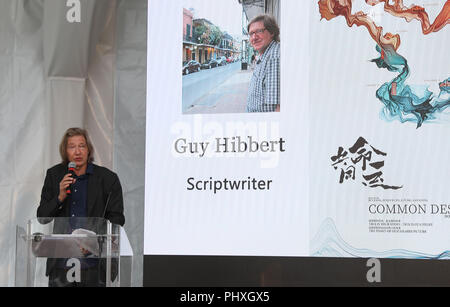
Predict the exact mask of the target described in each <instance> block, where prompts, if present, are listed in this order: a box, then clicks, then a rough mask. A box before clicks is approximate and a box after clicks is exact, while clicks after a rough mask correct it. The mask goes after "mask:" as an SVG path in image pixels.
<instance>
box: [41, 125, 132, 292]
mask: <svg viewBox="0 0 450 307" xmlns="http://www.w3.org/2000/svg"><path fill="white" fill-rule="evenodd" d="M59 152H60V155H61V160H62V162H61V163H60V164H57V165H55V166H53V167H52V168H50V169H49V170H48V171H47V175H46V177H45V182H44V186H43V188H42V193H41V201H40V205H39V207H38V209H37V217H38V218H39V219H40V221H46V220H47V219H46V218H60V219H57V220H55V222H54V223H55V224H54V232H56V233H63V234H64V233H67V234H70V233H71V232H72V231H74V230H76V229H77V228H84V227H86V225H77V223H76V221H83V220H84V219H85V218H101V219H103V218H104V219H106V220H109V221H110V222H111V223H113V224H117V225H121V226H123V224H124V223H125V217H124V214H123V211H124V209H123V195H122V187H121V184H120V181H119V178H118V176H117V175H116V174H115V173H114V172H112V171H110V170H108V169H107V168H104V167H101V166H98V165H95V164H93V154H94V148H93V146H92V143H91V142H90V140H89V136H88V134H87V131H86V130H84V129H81V128H70V129H68V130H67V131H66V133H65V134H64V136H63V138H62V141H61V144H60V146H59ZM69 163H71V171H69V169H68V164H69ZM72 167H73V169H72ZM69 217H70V219H68V220H69V221H70V223H68V224H66V223H64V221H65V220H66V219H65V218H69ZM92 220H93V221H95V220H96V219H92ZM86 221H87V220H86ZM80 223H81V222H80ZM88 224H89V223H88ZM79 226H83V227H79ZM92 226H95V225H92ZM81 252H82V253H83V254H84V255H85V256H88V254H89V252H88V251H86V250H81ZM84 260H85V261H82V262H81V263H82V267H81V272H80V273H81V279H82V281H81V282H68V281H67V278H66V276H67V272H68V269H69V268H68V267H67V265H66V261H65V259H50V258H49V259H48V261H47V270H46V274H47V275H48V276H49V286H50V287H73V286H104V285H105V284H104V276H105V275H104V266H102V265H99V264H100V262H98V261H97V259H84Z"/></svg>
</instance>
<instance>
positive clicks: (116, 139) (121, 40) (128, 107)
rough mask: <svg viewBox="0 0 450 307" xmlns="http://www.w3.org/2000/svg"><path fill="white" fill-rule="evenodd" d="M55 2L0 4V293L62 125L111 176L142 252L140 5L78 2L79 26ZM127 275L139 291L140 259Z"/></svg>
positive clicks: (127, 0) (10, 0)
mask: <svg viewBox="0 0 450 307" xmlns="http://www.w3.org/2000/svg"><path fill="white" fill-rule="evenodd" d="M65 3H66V1H61V0H0V67H1V69H0V139H1V141H2V142H1V147H0V168H1V170H2V171H1V172H0V195H1V196H0V210H2V213H3V214H2V215H1V217H0V233H1V235H0V286H7V285H9V286H12V285H13V284H14V258H15V250H14V246H15V227H16V225H22V226H23V225H25V224H26V221H27V220H28V219H31V218H34V217H35V215H36V209H37V204H38V202H39V199H40V191H41V188H42V184H43V180H44V176H45V171H46V169H47V168H49V167H50V166H52V165H54V164H55V163H58V162H59V154H58V144H59V142H60V139H61V137H62V134H63V133H64V131H65V130H66V129H67V128H69V127H72V126H81V127H85V128H87V129H88V130H89V132H90V134H91V138H92V140H93V143H94V147H95V149H96V153H95V159H96V163H97V164H100V165H103V166H106V167H109V168H111V169H113V170H114V171H116V172H117V173H118V175H119V177H120V179H121V182H122V186H123V190H124V198H125V215H126V218H127V222H126V225H125V229H126V231H127V233H128V236H129V238H130V241H131V244H132V246H133V249H134V252H135V254H137V255H142V237H143V220H142V218H141V217H142V216H143V199H144V192H143V187H144V171H143V170H144V148H145V117H144V118H143V117H142V115H145V78H146V76H145V66H146V63H145V59H146V58H145V56H146V55H145V54H146V38H145V36H146V22H147V20H146V13H145V11H146V8H147V3H146V0H122V1H121V0H117V1H116V0H95V1H93V0H81V6H82V10H81V13H82V22H81V24H69V23H67V22H66V19H65V17H66V12H67V10H68V9H69V8H67V7H66V6H65ZM142 11H144V12H142ZM129 91H130V92H129ZM142 109H144V110H142ZM141 127H142V130H141ZM141 151H142V152H141ZM134 271H135V272H137V274H135V279H134V280H133V285H135V286H139V285H141V284H142V273H141V272H142V257H138V258H137V261H136V262H135V265H134Z"/></svg>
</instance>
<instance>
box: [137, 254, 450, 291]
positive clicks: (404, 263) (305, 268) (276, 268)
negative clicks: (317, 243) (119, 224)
mask: <svg viewBox="0 0 450 307" xmlns="http://www.w3.org/2000/svg"><path fill="white" fill-rule="evenodd" d="M379 260H380V262H381V266H380V267H381V274H380V275H381V282H380V283H369V282H368V281H367V278H366V275H367V272H368V271H369V270H370V269H371V268H372V266H370V267H368V266H367V261H368V259H362V258H356V259H355V258H284V257H222V256H220V257H212V256H144V286H145V287H303V286H332V287H341V286H356V287H361V286H362V287H366V286H371V287H372V286H395V287H397V286H398V287H400V286H441V287H442V286H450V262H449V261H448V260H404V259H379Z"/></svg>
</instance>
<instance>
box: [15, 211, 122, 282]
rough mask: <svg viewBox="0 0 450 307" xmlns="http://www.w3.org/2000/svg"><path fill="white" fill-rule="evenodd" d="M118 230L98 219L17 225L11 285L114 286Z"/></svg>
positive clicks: (118, 272) (44, 220)
mask: <svg viewBox="0 0 450 307" xmlns="http://www.w3.org/2000/svg"><path fill="white" fill-rule="evenodd" d="M121 234H122V236H123V234H124V231H123V229H122V228H121V227H120V226H119V225H114V224H112V223H111V222H109V221H108V220H106V219H103V218H75V217H72V218H37V219H32V220H30V221H28V223H27V226H26V229H24V228H23V227H20V226H17V231H16V266H15V273H16V274H15V285H16V286H20V287H46V286H100V287H118V286H120V285H121V269H120V263H121V261H120V260H121V248H120V246H121V237H122V236H121ZM125 236H126V235H125ZM130 270H131V267H130ZM48 275H49V276H50V278H49V276H48ZM125 275H126V276H127V277H131V273H130V274H128V273H126V274H125ZM128 283H129V282H128Z"/></svg>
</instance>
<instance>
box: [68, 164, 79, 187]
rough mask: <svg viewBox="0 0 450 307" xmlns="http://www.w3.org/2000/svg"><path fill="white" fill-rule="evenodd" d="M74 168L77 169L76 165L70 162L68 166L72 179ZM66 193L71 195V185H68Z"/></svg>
mask: <svg viewBox="0 0 450 307" xmlns="http://www.w3.org/2000/svg"><path fill="white" fill-rule="evenodd" d="M76 167H77V164H76V163H75V162H70V163H69V165H68V168H69V173H70V174H72V177H73V178H75V176H76V174H75V168H76ZM66 193H67V194H72V184H70V185H69V186H68V187H67V190H66Z"/></svg>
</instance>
